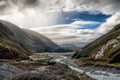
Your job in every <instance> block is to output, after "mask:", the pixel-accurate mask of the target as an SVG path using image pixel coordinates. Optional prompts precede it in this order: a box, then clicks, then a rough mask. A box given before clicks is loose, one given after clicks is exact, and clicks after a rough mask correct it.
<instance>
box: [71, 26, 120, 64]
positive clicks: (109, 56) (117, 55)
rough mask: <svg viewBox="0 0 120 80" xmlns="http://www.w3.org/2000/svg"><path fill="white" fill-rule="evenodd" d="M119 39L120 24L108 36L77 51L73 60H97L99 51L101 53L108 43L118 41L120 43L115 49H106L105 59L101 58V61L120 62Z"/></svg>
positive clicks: (111, 46) (110, 47)
mask: <svg viewBox="0 0 120 80" xmlns="http://www.w3.org/2000/svg"><path fill="white" fill-rule="evenodd" d="M119 37H120V24H119V25H117V26H115V27H114V28H113V29H112V30H111V31H110V32H108V33H107V34H105V35H103V36H101V37H100V38H98V39H96V40H95V41H93V42H91V43H89V44H88V45H86V46H85V47H83V48H82V49H81V50H78V51H76V52H75V54H73V55H72V58H82V57H84V58H86V57H89V58H91V60H95V56H96V54H97V53H98V51H100V50H101V49H102V47H103V46H104V45H107V43H108V42H109V41H110V40H114V39H116V40H117V41H118V42H119V43H117V44H116V45H115V47H113V45H109V46H107V48H105V49H104V52H103V54H104V55H103V57H102V58H100V59H99V60H100V61H103V60H106V61H107V62H109V63H116V62H120V38H119ZM110 43H112V42H110Z"/></svg>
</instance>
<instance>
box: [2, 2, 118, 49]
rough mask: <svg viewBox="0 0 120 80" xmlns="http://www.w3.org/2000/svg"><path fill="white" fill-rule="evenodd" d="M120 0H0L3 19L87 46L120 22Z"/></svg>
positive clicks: (62, 40) (58, 42)
mask: <svg viewBox="0 0 120 80" xmlns="http://www.w3.org/2000/svg"><path fill="white" fill-rule="evenodd" d="M119 6H120V0H0V19H1V20H6V21H9V22H11V23H14V24H16V25H18V26H19V27H21V28H25V29H30V30H34V31H36V32H38V33H41V34H43V35H45V36H47V37H48V38H49V39H51V40H52V41H54V42H56V43H57V44H75V45H77V46H80V47H82V46H84V45H86V44H88V43H89V42H91V41H93V40H95V39H96V38H98V37H100V36H102V35H103V34H105V33H107V32H108V31H110V30H111V29H112V28H113V27H114V26H115V25H117V24H119V23H120V8H119Z"/></svg>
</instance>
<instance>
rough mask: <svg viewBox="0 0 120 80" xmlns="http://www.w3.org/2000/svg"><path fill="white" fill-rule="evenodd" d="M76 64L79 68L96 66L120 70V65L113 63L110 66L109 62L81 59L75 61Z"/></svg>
mask: <svg viewBox="0 0 120 80" xmlns="http://www.w3.org/2000/svg"><path fill="white" fill-rule="evenodd" d="M74 62H75V63H76V64H78V65H79V66H83V65H84V66H86V65H88V66H89V65H94V66H101V67H102V66H103V67H113V68H120V63H113V64H110V63H108V62H107V61H104V60H103V61H99V60H91V59H90V58H81V59H74Z"/></svg>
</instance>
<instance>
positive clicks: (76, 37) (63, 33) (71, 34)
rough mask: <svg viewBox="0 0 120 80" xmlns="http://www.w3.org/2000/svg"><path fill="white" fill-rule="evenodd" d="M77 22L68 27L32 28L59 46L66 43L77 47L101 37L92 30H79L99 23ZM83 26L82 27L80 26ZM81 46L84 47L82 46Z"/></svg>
mask: <svg viewBox="0 0 120 80" xmlns="http://www.w3.org/2000/svg"><path fill="white" fill-rule="evenodd" d="M76 22H77V21H75V22H73V23H74V24H73V23H71V24H66V25H55V26H48V27H37V28H31V30H34V31H37V32H39V33H41V34H43V35H45V36H47V37H48V38H50V39H51V40H53V41H54V42H56V43H58V44H64V43H73V44H76V45H78V44H79V45H80V43H84V44H86V43H88V42H91V41H93V40H94V39H95V37H99V36H100V35H99V34H98V33H97V32H96V31H95V30H92V29H77V28H83V27H84V26H83V25H86V24H93V25H94V24H98V22H93V21H80V20H79V21H78V22H79V26H78V24H75V23H76ZM80 25H81V26H80ZM77 43H78V44H77ZM80 46H83V44H82V45H80Z"/></svg>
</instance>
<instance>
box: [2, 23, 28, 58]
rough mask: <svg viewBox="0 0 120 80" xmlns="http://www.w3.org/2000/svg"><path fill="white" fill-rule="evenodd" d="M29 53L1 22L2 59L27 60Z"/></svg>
mask: <svg viewBox="0 0 120 80" xmlns="http://www.w3.org/2000/svg"><path fill="white" fill-rule="evenodd" d="M28 54H29V51H28V50H27V49H26V48H25V47H24V46H23V45H22V44H20V42H19V41H18V40H17V38H16V37H15V35H14V34H13V33H12V32H11V31H10V30H9V29H8V28H7V27H6V26H5V25H4V24H2V23H1V22H0V58H1V59H13V58H20V59H27V58H28V57H27V55H28Z"/></svg>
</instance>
